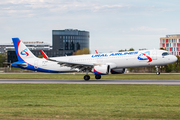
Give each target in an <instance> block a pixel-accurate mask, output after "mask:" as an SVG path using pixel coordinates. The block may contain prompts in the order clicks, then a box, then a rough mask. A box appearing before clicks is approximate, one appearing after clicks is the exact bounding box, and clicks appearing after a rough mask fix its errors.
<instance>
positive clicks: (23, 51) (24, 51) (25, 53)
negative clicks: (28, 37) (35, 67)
mask: <svg viewBox="0 0 180 120" xmlns="http://www.w3.org/2000/svg"><path fill="white" fill-rule="evenodd" d="M21 55H26V56H29V53H28V49H27V48H26V49H24V50H22V51H21Z"/></svg>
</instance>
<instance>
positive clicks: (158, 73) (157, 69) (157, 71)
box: [155, 66, 160, 75]
mask: <svg viewBox="0 0 180 120" xmlns="http://www.w3.org/2000/svg"><path fill="white" fill-rule="evenodd" d="M155 68H156V75H160V72H159V68H158V66H155Z"/></svg>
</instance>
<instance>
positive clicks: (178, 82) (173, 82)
mask: <svg viewBox="0 0 180 120" xmlns="http://www.w3.org/2000/svg"><path fill="white" fill-rule="evenodd" d="M0 83H9V84H11V83H17V84H145V85H146V84H149V85H150V84H155V85H180V80H89V81H84V80H56V79H0Z"/></svg>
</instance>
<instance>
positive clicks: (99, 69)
mask: <svg viewBox="0 0 180 120" xmlns="http://www.w3.org/2000/svg"><path fill="white" fill-rule="evenodd" d="M109 69H110V66H109V65H98V66H94V69H93V72H94V74H95V75H107V74H109Z"/></svg>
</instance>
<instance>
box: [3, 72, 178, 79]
mask: <svg viewBox="0 0 180 120" xmlns="http://www.w3.org/2000/svg"><path fill="white" fill-rule="evenodd" d="M83 77H84V74H42V73H41V74H40V73H34V74H33V73H31V74H26V73H25V74H21V73H17V74H11V73H10V74H0V79H83ZM90 77H91V79H95V77H94V75H93V74H90ZM101 79H138V80H141V79H143V80H144V79H151V80H179V79H180V74H161V75H156V74H114V75H112V74H110V75H102V78H101Z"/></svg>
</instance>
